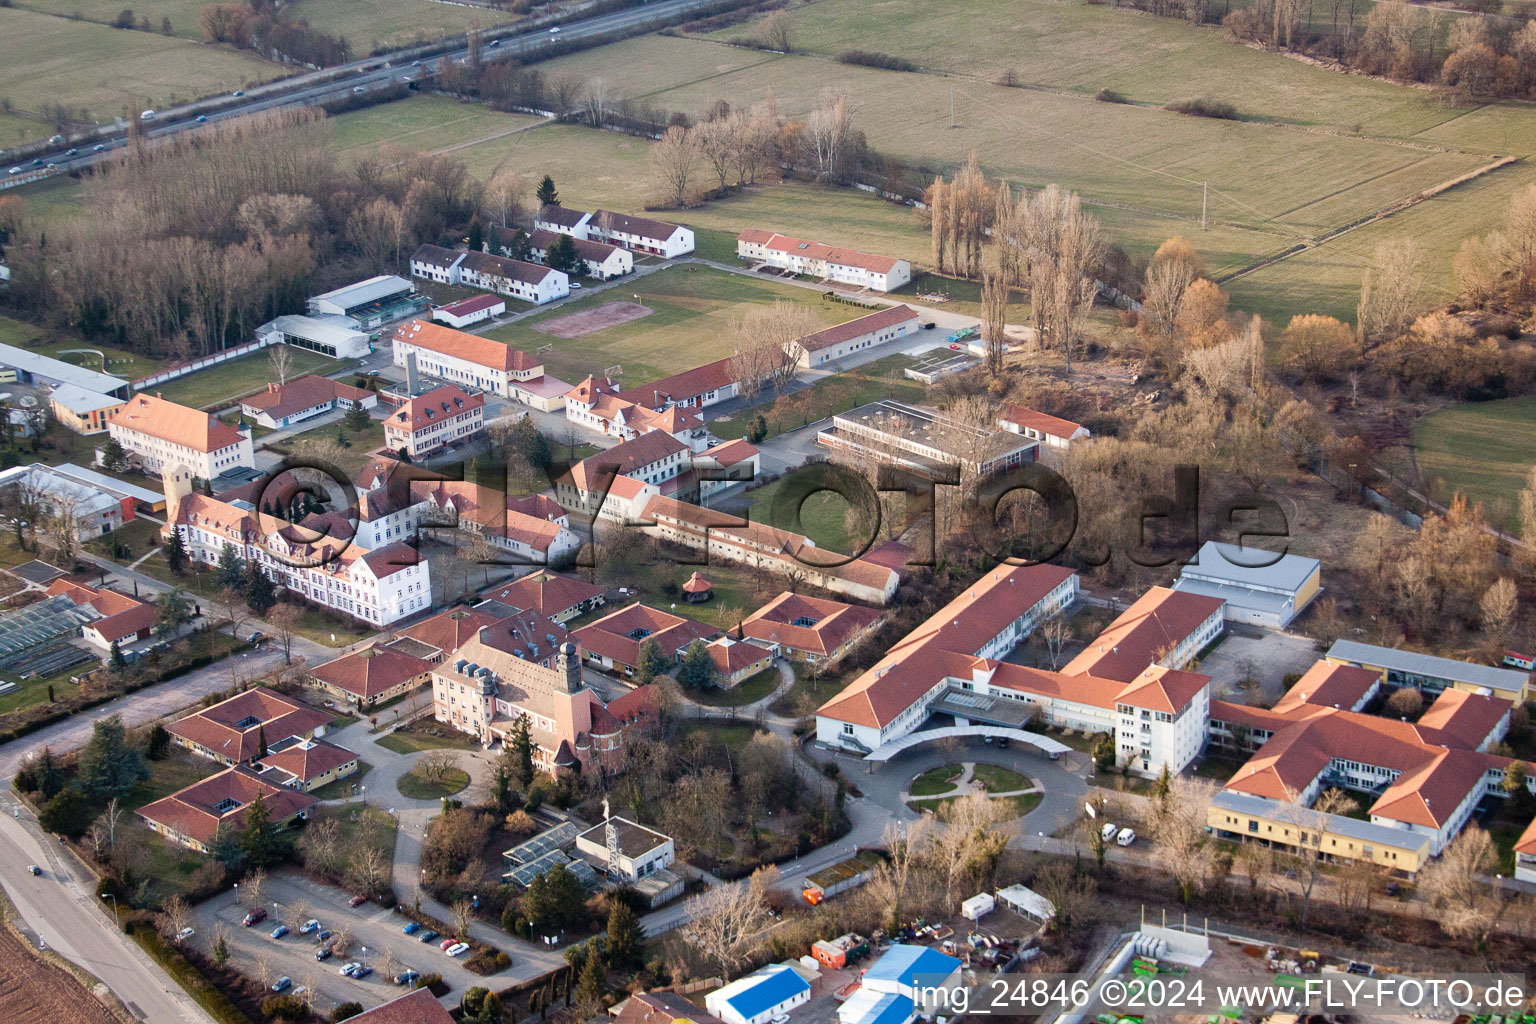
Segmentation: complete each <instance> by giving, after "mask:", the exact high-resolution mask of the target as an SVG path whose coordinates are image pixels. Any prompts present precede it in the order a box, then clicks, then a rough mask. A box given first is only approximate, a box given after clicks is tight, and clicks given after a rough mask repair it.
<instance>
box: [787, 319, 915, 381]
mask: <svg viewBox="0 0 1536 1024" xmlns="http://www.w3.org/2000/svg"><path fill="white" fill-rule="evenodd" d="M917 325H918V316H917V314H916V313H915V312H913V311H912V309H911V308H909V307H908V306H905V305H896V306H889V307H887V308H885V309H881V310H877V311H876V312H874V313H867V314H865V315H864V316H861V317H859V318H857V319H855V320H849V321H848V322H847V323H842V324H837V325H836V326H834V327H828V328H826V329H825V330H820V331H817V332H816V333H815V334H807V335H806V336H805V337H803V338H799V339H797V340H795V341H791V342H787V343H786V344H785V346H784V347H785V351H786V352H788V353H789V354H790V355H792V356H794V358H795V359H796V361H797V362H799V364H800V367H801V369H805V370H809V369H812V368H814V367H817V366H824V365H826V364H827V363H835V362H836V361H837V360H839V359H842V358H843V357H844V356H848V355H852V354H853V353H855V352H862V351H864V350H866V349H871V348H874V347H875V346H877V345H884V344H887V343H888V342H892V341H895V340H897V339H898V338H904V337H906V336H907V335H908V334H911V333H912V332H913V331H916V330H917Z"/></svg>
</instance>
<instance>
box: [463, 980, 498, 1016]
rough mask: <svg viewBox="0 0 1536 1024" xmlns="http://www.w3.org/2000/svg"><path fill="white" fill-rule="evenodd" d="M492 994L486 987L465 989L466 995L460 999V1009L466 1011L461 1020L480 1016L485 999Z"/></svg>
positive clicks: (476, 986)
mask: <svg viewBox="0 0 1536 1024" xmlns="http://www.w3.org/2000/svg"><path fill="white" fill-rule="evenodd" d="M490 994H491V990H490V989H488V988H486V987H485V986H484V985H471V986H470V987H469V988H467V989H465V990H464V994H463V995H462V996H460V997H459V1009H460V1010H462V1011H464V1013H463V1017H461V1018H460V1019H462V1020H468V1019H470V1018H471V1017H475V1016H478V1015H479V1013H480V1007H481V1006H482V1005H483V1004H484V1003H485V997H486V996H488V995H490Z"/></svg>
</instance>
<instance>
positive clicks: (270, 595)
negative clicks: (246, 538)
mask: <svg viewBox="0 0 1536 1024" xmlns="http://www.w3.org/2000/svg"><path fill="white" fill-rule="evenodd" d="M245 604H246V607H247V608H249V609H250V610H251V611H253V612H255V613H256V614H257V615H265V614H267V612H269V611H271V610H272V606H273V605H275V604H277V588H276V587H274V586H273V585H272V581H271V580H269V579H267V574H266V573H264V572H262V571H261V568H260V567H259V566H258V565H257V564H256V563H255V561H250V562H247V563H246V565H245Z"/></svg>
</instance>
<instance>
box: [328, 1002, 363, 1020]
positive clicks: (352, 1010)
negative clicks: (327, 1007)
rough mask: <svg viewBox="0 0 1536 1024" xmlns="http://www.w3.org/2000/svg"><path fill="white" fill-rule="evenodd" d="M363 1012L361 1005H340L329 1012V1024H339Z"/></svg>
mask: <svg viewBox="0 0 1536 1024" xmlns="http://www.w3.org/2000/svg"><path fill="white" fill-rule="evenodd" d="M362 1012H363V1004H362V1003H342V1004H341V1005H340V1006H338V1007H336V1009H334V1010H332V1011H331V1024H339V1022H340V1021H344V1020H346V1019H347V1018H349V1017H356V1016H357V1015H358V1014H360V1013H362Z"/></svg>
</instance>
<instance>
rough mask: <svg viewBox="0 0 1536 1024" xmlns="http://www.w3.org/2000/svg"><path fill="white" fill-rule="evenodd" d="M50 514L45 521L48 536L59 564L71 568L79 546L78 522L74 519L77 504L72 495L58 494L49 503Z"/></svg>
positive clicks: (77, 507)
mask: <svg viewBox="0 0 1536 1024" xmlns="http://www.w3.org/2000/svg"><path fill="white" fill-rule="evenodd" d="M50 504H51V506H52V514H51V515H49V517H48V519H47V529H48V536H49V538H50V539H51V540H52V542H53V549H54V551H55V552H57V554H58V559H59V564H60V565H62V566H71V565H73V564H74V562H75V555H76V553H77V552H78V550H79V545H80V521H79V519H78V518H77V517H76V512H77V511H78V509H79V504H78V502H77V501H76V500H75V497H74V495H72V494H67V493H58V494H55V495H54V496H53V500H52V502H51V503H50Z"/></svg>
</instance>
